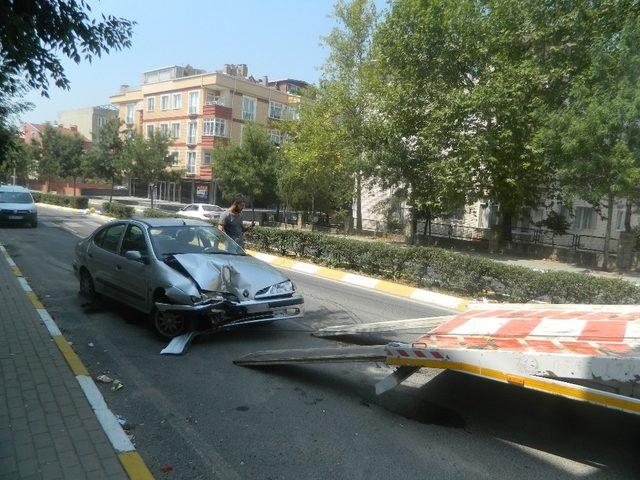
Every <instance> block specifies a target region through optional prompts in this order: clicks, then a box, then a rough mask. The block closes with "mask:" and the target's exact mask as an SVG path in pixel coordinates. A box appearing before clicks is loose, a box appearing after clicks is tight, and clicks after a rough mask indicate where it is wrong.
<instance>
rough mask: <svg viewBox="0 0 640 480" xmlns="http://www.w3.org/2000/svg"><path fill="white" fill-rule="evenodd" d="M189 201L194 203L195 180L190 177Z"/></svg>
mask: <svg viewBox="0 0 640 480" xmlns="http://www.w3.org/2000/svg"><path fill="white" fill-rule="evenodd" d="M191 203H196V180H195V178H192V179H191Z"/></svg>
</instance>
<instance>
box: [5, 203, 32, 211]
mask: <svg viewBox="0 0 640 480" xmlns="http://www.w3.org/2000/svg"><path fill="white" fill-rule="evenodd" d="M35 209H36V207H35V206H34V205H33V203H0V210H28V211H30V212H33V211H35Z"/></svg>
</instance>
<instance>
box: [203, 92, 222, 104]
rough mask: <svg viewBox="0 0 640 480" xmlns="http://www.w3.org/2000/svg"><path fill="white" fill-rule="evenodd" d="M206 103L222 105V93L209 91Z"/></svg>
mask: <svg viewBox="0 0 640 480" xmlns="http://www.w3.org/2000/svg"><path fill="white" fill-rule="evenodd" d="M204 104H205V105H222V103H221V100H220V95H218V94H217V93H215V92H207V96H206V97H205V100H204Z"/></svg>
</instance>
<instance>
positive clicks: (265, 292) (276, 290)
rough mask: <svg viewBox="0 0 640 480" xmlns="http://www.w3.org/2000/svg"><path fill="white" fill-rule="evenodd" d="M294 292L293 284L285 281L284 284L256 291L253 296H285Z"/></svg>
mask: <svg viewBox="0 0 640 480" xmlns="http://www.w3.org/2000/svg"><path fill="white" fill-rule="evenodd" d="M295 290H296V288H295V287H294V286H293V282H292V281H291V280H285V281H284V282H280V283H276V284H275V285H271V286H270V287H267V288H263V289H262V290H258V291H257V292H256V295H255V296H256V297H273V296H276V295H286V294H288V293H293V292H294V291H295Z"/></svg>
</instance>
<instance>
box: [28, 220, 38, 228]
mask: <svg viewBox="0 0 640 480" xmlns="http://www.w3.org/2000/svg"><path fill="white" fill-rule="evenodd" d="M29 226H30V227H31V228H38V220H34V221H33V222H31V223H30V224H29Z"/></svg>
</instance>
